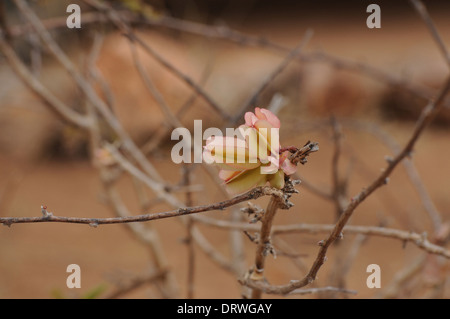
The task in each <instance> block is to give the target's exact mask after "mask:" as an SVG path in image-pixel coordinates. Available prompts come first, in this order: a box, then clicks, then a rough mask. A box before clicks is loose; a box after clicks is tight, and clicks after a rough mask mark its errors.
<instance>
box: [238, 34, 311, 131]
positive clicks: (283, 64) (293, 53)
mask: <svg viewBox="0 0 450 319" xmlns="http://www.w3.org/2000/svg"><path fill="white" fill-rule="evenodd" d="M312 35H313V31H312V30H307V31H306V33H305V35H304V37H303V39H302V41H301V42H300V44H299V45H298V46H297V47H295V48H294V49H293V50H291V51H290V52H289V54H288V55H287V56H286V57H285V58H284V59H283V61H282V62H281V63H280V64H279V65H278V66H277V67H276V68H275V69H274V70H273V71H272V72H271V73H270V74H269V75H268V76H267V77H266V78H265V79H264V80H263V81H262V83H261V84H260V85H259V86H258V87H257V88H256V89H255V91H254V92H253V93H252V95H251V96H250V97H249V98H248V99H247V101H246V102H244V104H243V105H242V106H241V107H240V109H239V112H237V113H236V115H235V116H234V117H233V118H232V119H231V124H237V122H238V121H239V120H240V119H242V118H243V117H244V114H245V113H246V112H248V111H249V110H250V109H251V108H252V107H253V106H254V105H255V104H256V102H257V101H256V100H257V98H258V97H259V95H260V94H261V92H262V91H263V90H264V89H265V88H266V87H267V86H268V85H269V84H270V83H271V82H272V81H273V80H274V79H275V77H276V76H277V75H279V74H280V73H281V72H283V70H284V69H285V68H286V67H287V66H288V65H289V63H291V62H292V61H293V60H294V59H295V58H297V57H298V56H299V54H300V53H301V52H302V50H303V48H304V47H305V46H306V44H307V43H308V42H309V40H310V39H311V37H312Z"/></svg>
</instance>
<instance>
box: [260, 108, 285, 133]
mask: <svg viewBox="0 0 450 319" xmlns="http://www.w3.org/2000/svg"><path fill="white" fill-rule="evenodd" d="M260 112H261V113H262V114H264V116H265V118H266V120H267V121H268V122H269V123H270V124H272V126H273V127H276V128H280V127H281V123H280V119H279V118H278V117H277V116H276V115H275V114H273V113H272V112H271V111H269V110H266V109H261V110H260Z"/></svg>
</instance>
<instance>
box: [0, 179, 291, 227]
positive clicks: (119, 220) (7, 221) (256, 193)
mask: <svg viewBox="0 0 450 319" xmlns="http://www.w3.org/2000/svg"><path fill="white" fill-rule="evenodd" d="M265 195H275V196H279V197H280V198H283V194H282V192H281V191H280V190H278V189H276V188H272V187H269V186H263V187H257V188H254V189H252V190H250V191H248V192H246V193H243V194H241V195H237V196H235V197H233V198H231V199H229V200H225V201H222V202H218V203H214V204H210V205H202V206H193V207H185V208H179V209H175V210H171V211H166V212H159V213H150V214H143V215H136V216H128V217H116V218H83V217H64V216H55V215H53V213H50V212H48V211H47V209H46V208H45V206H43V210H44V214H43V216H42V217H1V218H0V223H1V224H4V225H6V226H11V225H12V224H27V223H47V222H53V223H55V222H56V223H75V224H87V225H90V226H93V227H97V226H99V225H108V224H124V223H134V222H146V221H151V220H156V219H164V218H170V217H177V216H184V215H190V214H197V213H202V212H208V211H214V210H224V209H225V208H228V207H230V206H233V205H236V204H238V203H241V202H244V201H247V200H250V199H256V198H259V197H261V196H265Z"/></svg>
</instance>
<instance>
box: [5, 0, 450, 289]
mask: <svg viewBox="0 0 450 319" xmlns="http://www.w3.org/2000/svg"><path fill="white" fill-rule="evenodd" d="M81 2H82V10H83V11H82V12H83V14H82V21H83V28H82V30H80V31H74V30H71V31H70V32H68V31H67V30H66V19H65V18H66V16H64V15H61V14H57V13H58V12H65V10H63V11H61V10H60V11H58V8H59V7H58V6H56V7H53V6H51V7H52V8H55V9H52V10H54V11H55V14H52V12H50V10H47V11H46V9H45V8H46V5H48V4H36V5H34V6H32V7H30V5H29V3H28V1H25V0H14V1H12V3H14V5H12V4H11V6H9V5H5V4H0V8H1V10H0V13H1V14H2V16H1V17H0V21H1V22H2V23H1V24H0V52H1V54H2V55H1V57H0V59H1V60H0V65H1V68H0V83H1V85H0V123H1V124H0V132H1V134H0V148H1V154H0V223H2V224H3V225H5V226H8V227H2V229H0V255H1V256H2V258H1V262H0V298H11V297H12V298H42V297H43V298H47V297H99V298H126V297H138V298H148V297H150V298H174V297H178V298H239V297H245V298H261V297H263V298H264V297H285V298H298V297H300V298H303V297H305V296H307V297H310V298H317V297H319V298H418V297H425V298H448V297H449V296H450V295H449V288H450V287H449V285H450V283H449V281H448V274H449V272H450V269H449V263H448V259H449V258H450V250H448V248H447V246H448V241H449V239H450V221H449V218H450V213H449V211H448V207H449V206H450V200H449V198H450V197H449V186H448V180H449V178H450V166H449V165H448V160H447V155H449V154H447V153H449V149H448V139H449V130H448V125H449V120H450V111H449V110H450V99H449V98H448V91H449V89H450V77H449V75H448V74H449V72H448V70H449V67H450V55H449V53H448V51H447V48H446V45H445V43H446V42H448V40H449V38H448V36H447V34H449V31H450V25H448V22H445V21H446V20H445V19H441V16H439V14H438V13H436V16H435V15H434V11H433V12H432V14H429V12H428V11H427V9H426V8H425V6H424V5H423V4H422V2H420V1H418V0H411V1H404V2H405V3H404V8H403V9H402V10H405V11H408V10H409V12H410V14H411V15H410V16H409V15H405V17H404V19H403V20H400V21H398V20H395V21H394V22H392V19H390V16H389V14H387V15H386V20H383V23H384V24H383V27H382V29H380V30H377V31H375V30H368V29H367V28H366V27H365V25H364V23H365V22H364V21H365V18H366V14H365V12H364V11H363V12H362V13H361V17H359V18H358V19H356V22H355V21H350V22H348V26H344V27H342V28H336V30H330V26H333V23H334V22H335V21H328V22H327V21H321V20H320V21H315V23H312V22H314V20H313V19H312V20H308V19H305V21H301V22H298V21H297V20H295V23H294V22H292V21H291V20H289V19H288V18H286V21H283V19H279V18H277V19H275V18H273V24H272V25H270V26H267V24H266V23H265V21H263V22H261V21H260V20H258V19H254V20H251V21H252V23H249V24H248V25H246V26H245V28H243V30H237V29H233V28H230V27H228V26H226V25H225V24H207V23H199V22H192V21H190V20H187V19H180V18H176V17H174V16H171V15H170V14H169V13H164V12H163V11H159V10H160V9H159V8H157V7H153V6H151V5H150V4H147V3H146V2H139V3H140V6H138V7H134V6H130V4H132V3H135V2H134V1H118V2H113V4H111V3H110V2H106V1H98V0H83V1H81ZM149 2H150V1H149ZM136 3H138V2H136ZM408 4H409V6H408ZM66 5H67V3H60V6H61V7H62V8H63V9H65V6H66ZM446 10H447V12H444V13H442V12H441V14H442V17H444V18H445V17H446V15H445V14H447V16H448V10H449V8H448V6H447V7H446ZM443 11H444V10H443ZM6 12H8V13H10V14H9V15H8V18H6V16H7V14H6ZM12 13H14V14H12ZM47 14H50V16H47ZM263 18H264V17H263ZM266 18H267V17H266ZM360 18H361V19H360ZM362 18H364V19H362ZM432 18H433V19H432ZM383 19H384V18H383ZM262 20H264V19H262ZM360 20H361V21H362V25H358V26H357V27H355V23H356V24H357V23H360V22H361V21H360ZM435 21H436V22H435ZM297 22H298V23H297ZM309 23H311V24H312V25H308V24H309ZM445 23H447V25H445ZM405 25H408V28H409V29H408V30H410V29H411V30H414V31H415V32H412V31H411V32H410V33H412V34H414V36H411V37H407V36H404V37H399V36H397V38H395V37H392V36H391V35H390V34H392V33H395V32H394V31H392V30H395V31H396V34H402V35H407V34H409V33H408V32H407V31H405ZM309 27H311V29H309ZM263 30H264V32H263ZM311 30H313V31H314V33H313V32H311ZM71 32H72V34H71ZM74 32H78V33H77V35H76V36H74V35H73V33H74ZM371 32H374V33H371ZM376 32H378V33H376ZM263 35H264V37H263ZM345 36H347V37H348V38H345ZM66 37H67V38H66ZM349 39H350V40H349ZM355 39H356V40H355ZM318 47H319V48H320V49H317V48H318ZM381 48H382V49H381ZM411 52H413V53H411ZM361 55H362V56H364V57H370V59H369V60H365V59H361ZM361 60H363V61H364V62H360V61H361ZM405 70H406V71H405ZM403 72H406V73H408V74H406V75H405V74H404V73H403ZM255 106H261V107H265V108H268V109H271V110H272V111H273V112H274V113H276V114H277V115H278V117H279V118H280V120H281V123H282V129H281V143H282V144H283V145H295V146H296V147H298V149H300V150H301V151H300V152H299V153H297V156H298V159H299V158H302V159H303V158H304V157H305V156H306V155H308V154H309V151H310V149H309V148H308V147H306V148H302V147H304V145H305V142H306V141H315V142H318V143H319V145H320V151H319V152H317V153H314V154H312V155H311V156H310V157H309V158H308V163H306V164H305V165H299V166H300V167H299V169H298V175H295V176H293V177H292V179H288V180H287V183H286V186H285V188H283V189H282V190H278V189H274V188H271V187H269V186H265V187H258V188H255V189H252V190H250V191H248V192H246V193H243V194H239V195H237V196H231V195H229V194H228V193H227V192H226V191H225V188H224V187H223V185H222V183H221V181H219V180H218V177H217V170H216V169H215V168H214V167H212V166H208V165H204V164H180V165H176V164H174V163H173V162H172V161H171V158H170V152H171V147H172V146H173V144H174V142H173V141H171V140H170V133H171V131H172V130H173V128H176V127H187V128H189V129H192V127H193V121H194V119H202V120H203V125H204V126H203V129H205V128H207V127H212V126H217V127H220V128H224V127H236V126H238V125H240V124H242V122H243V114H244V113H245V112H246V111H251V110H253V109H254V107H255ZM296 180H300V181H301V183H300V184H299V185H297V183H296V182H295V181H296ZM292 204H294V205H293V206H292ZM41 205H42V207H41ZM72 263H76V264H79V265H80V266H81V269H82V289H80V290H79V291H75V292H74V291H73V290H70V289H68V288H66V286H65V283H66V277H67V275H68V274H67V273H66V272H65V271H66V267H67V265H69V264H72ZM370 264H378V265H380V267H381V278H382V286H381V288H380V289H369V288H368V287H367V285H366V279H367V277H368V276H369V273H367V272H366V269H367V266H368V265H370ZM255 269H260V270H261V271H259V272H256V271H255Z"/></svg>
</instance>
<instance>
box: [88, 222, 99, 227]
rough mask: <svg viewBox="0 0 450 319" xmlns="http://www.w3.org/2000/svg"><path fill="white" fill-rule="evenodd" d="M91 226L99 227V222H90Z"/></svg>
mask: <svg viewBox="0 0 450 319" xmlns="http://www.w3.org/2000/svg"><path fill="white" fill-rule="evenodd" d="M89 226H91V227H94V228H97V227H98V222H93V223H90V224H89Z"/></svg>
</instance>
